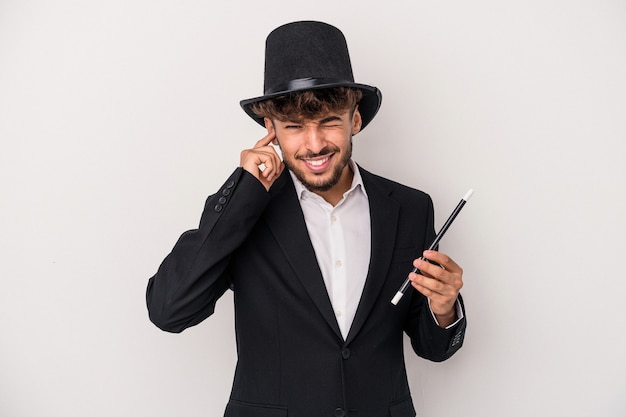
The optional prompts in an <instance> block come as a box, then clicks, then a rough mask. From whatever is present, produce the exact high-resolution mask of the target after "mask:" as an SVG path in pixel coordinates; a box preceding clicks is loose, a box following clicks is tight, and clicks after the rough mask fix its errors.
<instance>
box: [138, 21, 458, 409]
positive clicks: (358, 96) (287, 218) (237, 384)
mask: <svg viewBox="0 0 626 417" xmlns="http://www.w3.org/2000/svg"><path fill="white" fill-rule="evenodd" d="M380 102H381V94H380V92H379V91H378V89H376V88H375V87H371V86H367V85H364V84H356V83H354V81H353V76H352V69H351V66H350V59H349V56H348V50H347V46H346V43H345V39H344V37H343V34H342V33H341V32H340V31H339V30H338V29H336V28H334V27H332V26H330V25H327V24H324V23H320V22H295V23H291V24H287V25H284V26H281V27H279V28H277V29H276V30H274V31H273V32H272V33H271V34H270V35H269V36H268V38H267V43H266V66H265V94H264V95H263V96H261V97H257V98H254V99H249V100H244V101H242V107H243V108H244V110H245V111H246V112H247V113H248V114H249V115H250V116H251V117H252V118H253V119H254V120H256V121H257V122H258V123H259V124H261V125H263V126H264V127H265V128H266V130H267V135H266V136H265V137H263V138H262V139H261V140H259V141H258V142H257V143H256V145H255V146H254V147H253V148H251V149H247V150H244V151H243V152H242V153H241V162H240V167H239V168H237V169H236V170H235V172H234V173H233V174H232V175H231V176H230V178H228V179H227V180H226V182H225V183H224V185H223V186H222V187H221V189H220V190H219V191H218V192H217V193H216V194H214V195H212V196H210V197H209V198H208V200H207V203H206V206H205V209H204V212H203V214H202V218H201V221H200V226H199V228H198V229H197V230H192V231H189V232H186V233H184V234H183V235H182V236H181V238H180V239H179V241H178V242H177V243H176V245H175V247H174V249H173V250H172V252H171V253H170V255H168V257H167V258H166V259H165V260H164V261H163V263H162V264H161V266H160V268H159V270H158V272H157V274H156V275H155V276H154V277H152V278H151V279H150V281H149V284H148V290H147V302H148V309H149V312H150V319H151V320H152V321H153V322H154V323H155V324H156V325H157V326H159V327H160V328H161V329H163V330H166V331H171V332H180V331H182V330H184V329H185V328H187V327H190V326H193V325H196V324H198V323H200V322H201V321H203V320H204V319H205V318H207V317H208V316H210V315H211V314H212V313H213V311H214V307H215V303H216V301H217V300H218V298H219V297H220V296H221V295H222V294H223V293H224V292H225V291H226V290H228V289H229V288H230V289H232V290H233V291H234V302H235V314H236V315H235V326H236V333H237V353H238V364H237V369H236V371H235V377H234V383H233V388H232V392H231V397H230V400H229V402H228V404H227V406H226V413H225V415H226V416H227V417H234V416H242V417H243V416H245V417H249V416H252V417H255V416H298V417H307V416H310V417H320V416H329V417H331V416H337V417H341V416H394V417H398V416H399V417H405V416H407V417H408V416H411V417H412V416H414V415H415V410H414V407H413V403H412V400H411V396H410V392H409V387H408V383H407V377H406V371H405V366H404V357H403V333H406V334H407V335H408V336H409V337H410V339H411V343H412V346H413V349H414V350H415V352H416V353H417V354H418V355H420V356H422V357H424V358H427V359H430V360H433V361H442V360H445V359H447V358H449V357H450V356H451V355H452V354H454V353H455V352H456V351H457V350H458V349H459V348H460V347H461V345H462V341H463V336H464V332H465V318H464V312H463V306H462V302H461V299H460V295H459V291H460V289H461V287H462V270H461V268H460V267H459V266H458V265H457V264H456V263H455V262H454V261H453V260H452V259H451V258H450V257H448V256H447V255H445V254H442V253H439V252H435V251H425V252H423V251H424V248H426V247H427V246H428V245H429V243H430V242H431V241H432V239H433V237H434V227H433V206H432V202H431V199H430V197H429V196H428V195H427V194H424V193H422V192H420V191H417V190H414V189H410V188H408V187H405V186H402V185H400V184H397V183H395V182H392V181H389V180H387V179H384V178H381V177H378V176H376V175H373V174H371V173H369V172H367V171H366V170H364V169H362V168H360V167H359V166H358V165H357V164H356V163H355V162H354V161H353V160H352V158H351V155H352V136H353V135H355V134H357V133H358V132H359V131H360V130H362V129H363V128H364V127H365V126H367V124H368V123H369V122H370V121H371V120H372V119H373V117H374V116H375V114H376V112H377V111H378V108H379V106H380ZM272 145H277V146H278V147H279V148H280V150H281V154H282V159H281V157H280V156H279V155H278V153H277V152H276V150H275V148H274V146H272ZM285 168H286V169H285ZM422 255H423V256H424V257H425V258H427V259H429V260H430V261H433V262H434V263H429V262H427V261H423V260H420V259H418V258H420V257H421V256H422ZM412 265H413V266H416V267H417V268H418V269H419V270H420V271H421V274H415V273H411V274H409V278H410V279H411V283H412V285H413V287H414V288H415V289H416V290H417V291H409V292H407V294H406V295H405V296H404V297H403V298H402V300H401V301H400V302H399V303H398V304H397V305H393V304H392V303H391V299H392V298H393V296H394V295H395V293H396V291H397V290H398V288H399V287H400V286H401V285H402V283H403V281H404V280H405V279H406V277H407V272H408V270H410V268H411V266H412Z"/></svg>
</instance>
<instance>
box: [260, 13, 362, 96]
mask: <svg viewBox="0 0 626 417" xmlns="http://www.w3.org/2000/svg"><path fill="white" fill-rule="evenodd" d="M304 79H314V80H324V81H325V82H354V76H353V74H352V65H351V63H350V55H349V53H348V45H347V43H346V38H345V37H344V35H343V33H342V32H341V31H340V30H339V29H337V28H336V27H334V26H331V25H329V24H326V23H322V22H314V21H303V22H293V23H288V24H286V25H283V26H280V27H278V28H276V29H274V30H273V31H272V32H271V33H270V34H269V35H268V37H267V40H266V42H265V79H264V86H263V90H264V92H265V94H271V93H275V92H278V91H282V90H285V89H286V86H288V85H290V84H292V83H293V82H294V81H297V80H304Z"/></svg>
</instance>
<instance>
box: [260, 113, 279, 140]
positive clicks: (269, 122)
mask: <svg viewBox="0 0 626 417" xmlns="http://www.w3.org/2000/svg"><path fill="white" fill-rule="evenodd" d="M263 122H264V123H265V128H266V129H267V133H273V134H274V140H273V141H272V144H274V145H278V140H277V139H276V127H275V126H274V122H273V121H272V120H271V119H270V118H269V117H264V118H263Z"/></svg>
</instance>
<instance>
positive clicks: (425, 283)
mask: <svg viewBox="0 0 626 417" xmlns="http://www.w3.org/2000/svg"><path fill="white" fill-rule="evenodd" d="M409 280H410V281H411V284H412V285H413V287H415V289H417V290H418V291H419V292H421V293H422V294H424V295H426V296H427V297H431V296H434V295H444V294H446V293H449V292H450V288H448V286H447V285H446V284H444V283H443V282H441V281H439V280H438V279H434V278H429V277H427V276H424V275H420V274H415V273H411V276H409Z"/></svg>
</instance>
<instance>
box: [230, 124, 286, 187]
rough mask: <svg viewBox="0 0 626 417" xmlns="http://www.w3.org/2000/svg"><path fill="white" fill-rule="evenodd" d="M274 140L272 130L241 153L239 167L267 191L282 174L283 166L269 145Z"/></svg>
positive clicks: (274, 135) (274, 136)
mask: <svg viewBox="0 0 626 417" xmlns="http://www.w3.org/2000/svg"><path fill="white" fill-rule="evenodd" d="M275 140H276V134H275V132H274V129H270V130H269V132H268V134H267V136H265V137H264V138H263V139H261V140H260V141H258V142H257V143H256V144H255V145H254V147H253V148H252V149H245V150H243V151H241V157H240V162H239V163H240V166H241V167H242V168H243V169H245V170H246V171H248V172H249V173H250V174H252V175H254V176H255V177H256V178H257V179H258V180H259V181H261V183H262V184H263V186H264V187H265V189H266V190H268V191H269V189H270V187H271V186H272V184H273V183H274V181H275V180H276V178H278V177H279V176H280V174H281V173H282V172H283V169H284V167H285V165H284V164H283V161H282V160H281V159H280V156H278V153H277V152H276V149H274V147H273V146H272V145H271V143H272V142H273V141H275Z"/></svg>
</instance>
